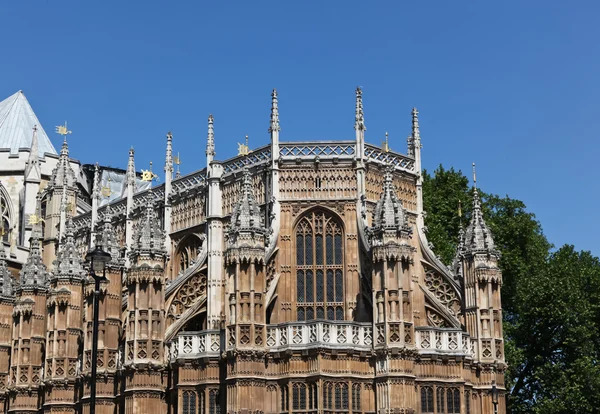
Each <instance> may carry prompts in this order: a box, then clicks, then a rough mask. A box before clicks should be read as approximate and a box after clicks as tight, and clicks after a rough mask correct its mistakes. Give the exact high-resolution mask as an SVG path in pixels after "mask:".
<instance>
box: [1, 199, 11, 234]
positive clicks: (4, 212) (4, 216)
mask: <svg viewBox="0 0 600 414" xmlns="http://www.w3.org/2000/svg"><path fill="white" fill-rule="evenodd" d="M0 236H2V241H3V242H5V243H10V209H9V204H8V199H7V197H5V195H4V192H3V191H2V189H0Z"/></svg>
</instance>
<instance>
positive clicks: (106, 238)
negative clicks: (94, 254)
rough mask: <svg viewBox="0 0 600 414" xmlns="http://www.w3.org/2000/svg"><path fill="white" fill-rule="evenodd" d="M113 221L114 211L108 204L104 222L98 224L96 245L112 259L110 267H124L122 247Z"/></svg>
mask: <svg viewBox="0 0 600 414" xmlns="http://www.w3.org/2000/svg"><path fill="white" fill-rule="evenodd" d="M112 220H113V211H112V208H111V207H110V204H108V205H107V206H106V207H105V208H104V214H103V217H102V220H100V222H99V223H98V231H99V233H98V239H97V242H96V243H97V244H99V245H101V246H102V249H103V250H104V251H105V252H107V253H108V254H110V256H111V257H112V260H111V261H110V265H123V260H122V259H121V247H120V246H119V240H118V239H117V234H116V233H115V229H114V227H113V224H112Z"/></svg>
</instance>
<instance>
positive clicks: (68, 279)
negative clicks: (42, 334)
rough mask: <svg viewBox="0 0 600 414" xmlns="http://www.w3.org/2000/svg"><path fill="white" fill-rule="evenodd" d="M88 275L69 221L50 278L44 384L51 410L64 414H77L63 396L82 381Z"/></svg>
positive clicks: (72, 390)
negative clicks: (81, 368) (83, 324)
mask: <svg viewBox="0 0 600 414" xmlns="http://www.w3.org/2000/svg"><path fill="white" fill-rule="evenodd" d="M85 275H86V271H85V269H84V268H83V262H82V258H81V254H80V252H79V250H78V249H77V247H76V246H75V238H74V228H73V221H72V220H71V218H70V217H69V218H67V222H66V225H65V236H64V240H63V243H61V245H60V246H59V250H58V253H57V256H56V260H55V261H54V271H53V272H52V273H51V274H50V277H49V285H50V289H49V292H48V301H47V306H48V317H47V320H46V322H47V332H48V334H47V339H46V344H47V348H46V364H45V372H44V384H45V393H46V398H45V402H44V404H45V405H46V407H48V409H50V407H55V406H57V405H60V406H61V412H62V413H75V410H76V407H75V403H74V402H71V401H68V402H67V401H64V400H63V398H64V395H69V394H73V393H75V389H76V383H77V380H78V377H79V374H80V372H79V355H80V351H81V346H82V344H83V342H82V341H83V335H82V330H81V320H82V309H83V306H82V305H83V281H84V278H85Z"/></svg>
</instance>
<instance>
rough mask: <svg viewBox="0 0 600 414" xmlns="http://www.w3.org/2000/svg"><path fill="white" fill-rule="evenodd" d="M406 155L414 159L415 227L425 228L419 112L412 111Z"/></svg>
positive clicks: (415, 109)
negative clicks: (415, 184)
mask: <svg viewBox="0 0 600 414" xmlns="http://www.w3.org/2000/svg"><path fill="white" fill-rule="evenodd" d="M408 153H409V154H411V155H412V156H413V157H414V158H415V174H417V226H418V227H419V228H423V227H425V218H424V212H423V176H422V174H421V133H420V131H419V111H417V108H414V107H413V109H412V134H411V136H410V138H409V149H408Z"/></svg>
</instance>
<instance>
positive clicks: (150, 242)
mask: <svg viewBox="0 0 600 414" xmlns="http://www.w3.org/2000/svg"><path fill="white" fill-rule="evenodd" d="M129 256H130V262H131V267H130V269H129V271H128V272H127V292H128V295H129V297H128V301H127V314H128V319H129V324H128V325H127V328H126V333H125V341H126V343H125V364H124V365H125V370H126V379H125V381H126V387H125V411H126V412H129V413H132V414H137V413H140V414H142V413H144V414H146V413H152V412H166V410H167V408H166V405H165V399H164V395H163V393H164V390H165V387H166V380H167V376H166V373H165V368H166V362H165V361H166V358H165V355H164V351H165V345H164V336H165V291H164V289H165V282H166V278H165V268H164V266H165V259H166V257H167V252H166V251H165V235H164V232H163V231H162V229H161V228H160V223H159V220H158V217H157V216H156V213H155V212H154V203H152V202H149V203H148V205H147V206H146V211H145V213H144V216H143V217H142V218H141V219H140V222H139V224H138V227H137V228H136V230H135V232H134V235H133V244H132V249H131V252H130V253H129Z"/></svg>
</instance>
